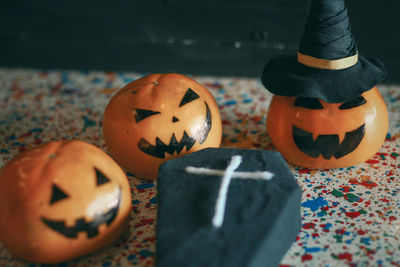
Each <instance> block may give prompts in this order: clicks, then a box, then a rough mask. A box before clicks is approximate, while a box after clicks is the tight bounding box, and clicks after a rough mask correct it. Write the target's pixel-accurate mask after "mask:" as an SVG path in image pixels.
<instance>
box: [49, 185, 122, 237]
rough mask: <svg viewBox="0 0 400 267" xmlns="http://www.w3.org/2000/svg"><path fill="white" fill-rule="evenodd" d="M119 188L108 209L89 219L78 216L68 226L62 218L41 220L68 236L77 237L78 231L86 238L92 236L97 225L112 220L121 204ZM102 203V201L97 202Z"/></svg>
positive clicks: (95, 233) (96, 232)
mask: <svg viewBox="0 0 400 267" xmlns="http://www.w3.org/2000/svg"><path fill="white" fill-rule="evenodd" d="M121 191H122V190H121V188H118V190H117V191H116V192H117V193H116V194H114V196H113V198H114V199H113V201H110V202H109V205H108V210H107V211H106V212H104V211H103V212H101V213H97V214H95V215H94V216H93V219H92V220H91V221H89V222H88V221H86V219H85V217H80V218H78V219H76V220H75V225H74V226H72V227H68V226H66V224H65V221H62V220H51V219H47V218H45V217H42V218H41V219H42V221H43V222H44V223H45V224H46V225H47V226H48V227H50V228H51V229H53V230H55V231H57V232H58V233H60V234H62V235H64V236H66V237H68V238H77V235H78V233H79V232H86V234H87V237H88V238H93V237H95V236H97V235H98V233H99V230H98V227H99V226H100V225H102V224H103V223H106V224H107V226H110V224H111V223H112V222H113V221H114V219H115V218H116V216H117V213H118V210H119V206H120V204H121ZM99 204H103V203H99Z"/></svg>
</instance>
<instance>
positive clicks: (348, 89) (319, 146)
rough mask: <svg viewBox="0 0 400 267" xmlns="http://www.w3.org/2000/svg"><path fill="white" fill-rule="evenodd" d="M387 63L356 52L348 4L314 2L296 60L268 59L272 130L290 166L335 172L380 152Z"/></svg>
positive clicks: (384, 125) (384, 123) (384, 130)
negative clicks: (382, 84) (382, 86)
mask: <svg viewBox="0 0 400 267" xmlns="http://www.w3.org/2000/svg"><path fill="white" fill-rule="evenodd" d="M385 76H386V70H385V68H384V67H383V64H382V63H381V62H380V61H379V60H377V59H374V58H370V57H364V56H362V55H359V54H358V50H357V46H356V43H355V40H354V37H353V35H352V33H351V31H350V23H349V18H348V13H347V9H346V7H345V5H344V0H329V1H328V0H313V1H312V3H311V8H310V13H309V16H308V19H307V23H306V29H305V32H304V34H303V37H302V39H301V42H300V45H299V51H298V53H297V56H295V55H293V56H281V57H277V58H273V59H272V60H270V61H269V62H268V63H267V65H266V66H265V68H264V71H263V74H262V82H263V84H264V86H265V87H266V88H267V89H268V90H269V91H270V92H272V93H273V94H275V95H274V96H273V99H272V101H271V105H270V107H269V111H268V119H267V129H268V133H269V135H270V137H271V140H272V142H273V144H274V145H275V146H276V148H277V149H278V150H279V151H280V152H281V153H282V154H283V156H284V157H285V158H286V159H287V160H288V161H290V162H291V163H293V164H295V165H299V166H303V167H309V168H338V167H347V166H352V165H355V164H358V163H361V162H364V161H365V160H367V159H368V158H370V157H371V156H373V155H374V154H375V153H376V152H377V151H378V150H379V148H380V147H381V146H382V144H383V142H384V140H385V137H386V133H387V130H388V113H387V108H386V105H385V103H384V101H383V99H382V96H381V95H380V93H379V91H378V89H377V88H376V84H377V83H379V82H381V81H382V80H383V79H384V78H385Z"/></svg>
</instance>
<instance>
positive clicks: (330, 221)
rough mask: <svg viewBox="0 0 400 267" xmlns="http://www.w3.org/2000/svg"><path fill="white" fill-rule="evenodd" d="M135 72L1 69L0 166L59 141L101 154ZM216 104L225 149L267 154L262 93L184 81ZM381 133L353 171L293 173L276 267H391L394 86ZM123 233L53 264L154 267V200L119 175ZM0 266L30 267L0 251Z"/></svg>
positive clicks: (396, 255) (149, 190) (399, 258)
mask: <svg viewBox="0 0 400 267" xmlns="http://www.w3.org/2000/svg"><path fill="white" fill-rule="evenodd" d="M141 76H143V74H138V73H115V72H108V73H105V72H78V71H40V70H21V69H4V68H3V69H0V153H1V157H0V167H1V166H3V165H4V164H5V163H6V162H7V161H8V160H10V159H11V158H13V157H14V156H15V155H17V154H18V152H20V151H23V150H25V149H28V148H31V147H35V146H37V145H39V144H41V143H44V142H47V141H50V140H58V139H80V140H84V141H87V142H89V143H92V144H95V145H97V146H99V147H101V148H102V149H104V150H106V147H105V145H104V140H103V138H102V130H101V120H102V114H103V111H104V108H105V106H106V104H107V103H108V101H109V100H110V98H111V97H112V96H113V94H114V93H116V91H117V90H118V89H120V88H122V87H123V86H124V85H125V84H127V83H128V82H130V81H132V80H135V79H137V78H139V77H141ZM192 78H194V79H195V80H197V81H199V82H200V83H202V84H204V85H206V87H207V88H208V89H209V90H210V91H211V93H212V94H213V95H214V97H215V98H216V100H217V102H218V104H219V107H220V111H221V116H222V119H223V133H224V134H223V143H222V145H223V146H224V147H241V148H253V149H268V150H273V149H274V147H273V146H272V145H271V142H270V139H269V137H268V133H267V130H266V126H265V123H266V111H267V108H268V104H269V101H270V99H271V94H269V93H268V92H267V91H266V90H265V89H264V87H263V86H262V84H261V83H260V81H259V80H258V79H247V78H229V77H227V78H220V77H203V76H192ZM379 89H380V91H381V93H382V95H383V97H384V99H385V102H386V104H387V105H388V109H389V116H390V118H389V119H390V125H389V133H388V135H387V138H386V141H385V143H384V145H383V147H382V148H381V149H380V151H379V152H378V153H377V154H376V155H375V156H374V157H373V158H371V159H369V160H368V161H366V162H365V163H362V164H360V165H358V166H354V167H350V168H343V169H333V170H310V169H306V168H298V167H293V166H291V168H292V169H293V173H294V176H295V178H296V179H297V181H298V183H299V184H300V186H301V187H302V189H303V200H302V220H303V222H302V229H301V231H300V232H299V234H298V237H297V240H296V241H295V243H294V244H293V245H292V247H291V249H290V250H289V251H288V252H287V254H286V256H285V257H284V258H283V259H282V266H299V265H305V266H341V265H348V266H367V265H368V266H389V265H395V266H400V212H399V208H400V156H399V154H400V90H399V89H400V86H395V85H381V86H380V87H379ZM128 178H129V181H130V184H131V188H132V193H133V198H132V204H133V209H132V212H131V221H130V224H129V231H127V232H126V233H125V234H124V235H123V236H121V237H120V238H119V239H118V240H117V241H115V242H114V243H113V244H112V245H110V246H108V247H106V248H103V249H101V250H100V251H97V252H94V253H92V254H90V255H86V256H83V257H80V258H78V259H75V260H72V261H69V262H66V263H63V264H61V266H130V265H133V266H153V265H154V259H155V253H156V251H155V240H156V239H155V227H156V211H157V192H156V186H155V184H154V183H153V182H148V181H145V180H140V179H138V178H135V177H133V176H132V175H131V174H129V173H128ZM0 266H35V265H34V264H31V263H27V262H25V261H23V260H20V259H18V258H15V257H14V256H13V255H12V253H11V252H10V251H9V250H7V249H6V248H4V246H3V245H2V244H1V243H0Z"/></svg>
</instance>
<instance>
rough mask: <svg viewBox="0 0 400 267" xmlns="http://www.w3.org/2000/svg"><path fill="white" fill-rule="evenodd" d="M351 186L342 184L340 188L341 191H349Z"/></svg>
mask: <svg viewBox="0 0 400 267" xmlns="http://www.w3.org/2000/svg"><path fill="white" fill-rule="evenodd" d="M350 189H351V187H350V186H343V187H342V188H341V189H340V190H341V191H342V192H343V193H349V192H350Z"/></svg>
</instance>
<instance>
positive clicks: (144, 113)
mask: <svg viewBox="0 0 400 267" xmlns="http://www.w3.org/2000/svg"><path fill="white" fill-rule="evenodd" d="M156 114H160V112H158V111H153V110H147V109H140V108H137V109H136V115H135V120H136V122H139V121H141V120H143V119H145V118H147V117H149V116H153V115H156Z"/></svg>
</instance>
